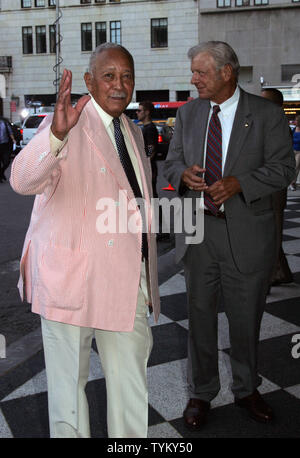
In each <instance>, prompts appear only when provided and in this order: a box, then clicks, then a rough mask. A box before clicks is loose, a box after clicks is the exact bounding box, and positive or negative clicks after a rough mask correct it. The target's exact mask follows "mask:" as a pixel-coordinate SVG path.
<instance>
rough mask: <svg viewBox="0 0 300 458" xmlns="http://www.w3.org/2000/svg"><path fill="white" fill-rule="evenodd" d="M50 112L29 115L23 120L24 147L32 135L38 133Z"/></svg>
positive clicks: (22, 145) (22, 144) (22, 142)
mask: <svg viewBox="0 0 300 458" xmlns="http://www.w3.org/2000/svg"><path fill="white" fill-rule="evenodd" d="M48 114H50V113H36V114H32V115H29V116H28V117H27V118H26V119H25V120H24V122H23V125H22V129H21V132H22V135H23V138H22V141H21V147H22V148H23V147H24V146H25V145H27V143H29V142H30V140H31V139H32V137H33V136H34V135H35V134H36V131H37V129H38V127H39V125H40V124H41V122H42V121H43V120H44V119H45V117H46V116H48Z"/></svg>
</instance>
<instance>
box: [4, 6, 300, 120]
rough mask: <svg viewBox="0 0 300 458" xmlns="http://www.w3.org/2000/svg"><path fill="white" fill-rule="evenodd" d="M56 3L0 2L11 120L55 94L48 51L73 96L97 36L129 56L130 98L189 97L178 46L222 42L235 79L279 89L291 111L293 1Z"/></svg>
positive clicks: (296, 56)
mask: <svg viewBox="0 0 300 458" xmlns="http://www.w3.org/2000/svg"><path fill="white" fill-rule="evenodd" d="M58 5H59V7H60V10H59V17H60V19H59V28H58V27H56V24H57V22H56V21H57V14H58V11H57V6H58ZM58 5H56V1H55V0H0V114H1V113H4V115H5V116H7V117H10V118H11V119H12V120H13V121H16V120H19V119H20V113H21V110H22V109H23V108H24V107H25V106H27V107H28V106H29V105H30V103H31V104H32V102H37V103H38V102H40V103H42V104H43V105H50V104H52V103H54V102H55V94H56V90H57V86H56V84H55V79H56V73H57V72H55V68H54V67H55V64H56V63H57V58H58V56H57V54H56V49H59V51H60V53H59V54H60V58H61V63H60V66H59V69H60V73H61V72H62V69H63V68H64V67H66V68H69V69H70V70H72V72H73V93H74V96H76V95H78V96H79V95H80V94H82V93H86V87H85V84H84V80H83V74H84V72H85V71H86V69H87V66H88V61H89V57H90V54H91V51H92V50H93V49H95V47H96V46H97V45H98V44H100V43H102V42H105V41H112V42H117V43H120V44H122V45H123V46H125V47H126V48H128V49H129V50H130V52H131V53H132V54H133V57H134V59H135V64H136V87H135V92H134V96H133V101H141V100H144V99H150V100H152V101H167V100H169V101H177V100H187V99H188V97H196V96H197V93H196V91H195V89H194V87H193V86H192V85H191V84H190V77H191V73H190V63H189V61H188V58H187V50H188V49H189V48H190V47H191V46H193V45H194V44H196V43H198V42H199V41H207V40H222V41H227V42H228V43H229V44H231V45H232V46H233V48H234V49H235V50H236V52H237V54H238V57H239V59H240V63H241V72H240V84H241V86H242V87H244V88H245V89H247V90H249V91H250V92H253V93H259V92H260V89H261V86H262V85H269V86H275V87H279V88H281V90H282V91H283V92H284V95H285V103H286V106H287V107H290V108H291V109H292V110H294V111H291V113H296V111H295V110H297V109H299V110H300V106H299V104H300V95H299V89H298V86H300V53H299V51H298V49H297V38H298V37H299V36H300V0H59V2H58ZM58 32H59V34H60V36H61V42H60V44H59V45H57V42H58V36H57V35H58ZM58 46H59V47H58ZM297 75H298V76H299V78H298V77H297Z"/></svg>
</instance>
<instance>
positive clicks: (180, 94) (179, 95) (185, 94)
mask: <svg viewBox="0 0 300 458" xmlns="http://www.w3.org/2000/svg"><path fill="white" fill-rule="evenodd" d="M189 97H190V91H176V100H177V102H185V101H187V100H188V98H189Z"/></svg>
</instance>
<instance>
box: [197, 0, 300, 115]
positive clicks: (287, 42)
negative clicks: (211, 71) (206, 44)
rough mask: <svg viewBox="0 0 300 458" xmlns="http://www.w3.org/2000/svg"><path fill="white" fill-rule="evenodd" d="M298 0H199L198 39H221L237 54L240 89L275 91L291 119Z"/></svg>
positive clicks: (298, 69)
mask: <svg viewBox="0 0 300 458" xmlns="http://www.w3.org/2000/svg"><path fill="white" fill-rule="evenodd" d="M299 36H300V0H200V2H199V39H200V41H206V40H222V41H226V42H228V43H229V44H230V45H231V46H232V47H233V48H234V49H235V51H236V53H237V55H238V57H239V60H240V64H241V71H240V77H239V79H240V84H241V86H242V87H244V88H246V89H247V90H248V91H249V92H252V93H255V94H259V92H260V90H261V86H263V87H264V86H271V87H276V88H279V89H280V90H281V91H282V92H283V94H284V99H285V110H286V113H289V114H290V117H291V118H293V117H295V114H300V90H299V86H300V53H299V51H298V49H297V39H298V37H299Z"/></svg>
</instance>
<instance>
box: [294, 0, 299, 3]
mask: <svg viewBox="0 0 300 458" xmlns="http://www.w3.org/2000/svg"><path fill="white" fill-rule="evenodd" d="M299 2H300V0H292V3H299Z"/></svg>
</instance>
